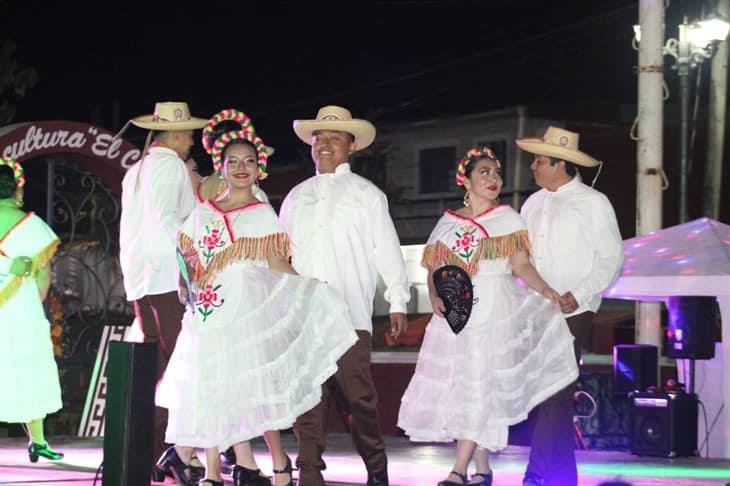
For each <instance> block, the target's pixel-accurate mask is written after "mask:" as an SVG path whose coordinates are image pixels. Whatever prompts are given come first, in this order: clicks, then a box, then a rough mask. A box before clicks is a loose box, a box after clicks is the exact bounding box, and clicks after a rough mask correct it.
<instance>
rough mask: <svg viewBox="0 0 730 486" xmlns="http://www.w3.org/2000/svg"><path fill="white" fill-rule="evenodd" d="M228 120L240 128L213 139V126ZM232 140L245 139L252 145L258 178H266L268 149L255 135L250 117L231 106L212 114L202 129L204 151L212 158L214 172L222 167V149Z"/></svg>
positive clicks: (219, 170)
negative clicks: (254, 151)
mask: <svg viewBox="0 0 730 486" xmlns="http://www.w3.org/2000/svg"><path fill="white" fill-rule="evenodd" d="M228 120H231V121H234V122H236V123H238V124H239V125H240V126H241V129H240V130H230V131H228V132H225V133H223V134H222V135H221V136H219V137H218V138H217V139H216V140H213V134H214V132H215V127H216V126H217V125H219V124H220V123H223V122H224V121H228ZM234 140H246V141H248V142H249V143H250V144H251V145H253V147H254V149H255V150H256V157H257V163H258V178H259V179H266V177H267V175H268V174H267V172H266V167H267V166H268V159H269V151H270V149H269V147H267V146H266V145H265V144H264V141H263V140H261V137H259V136H258V135H256V129H255V128H254V126H253V123H252V122H251V118H249V117H248V115H246V114H245V113H244V112H242V111H239V110H235V109H233V108H228V109H225V110H221V111H219V112H218V113H216V114H215V115H213V116H212V117H211V118H210V120H208V124H207V125H206V126H205V128H204V129H203V148H205V151H206V152H208V154H210V156H211V158H212V159H213V168H214V169H215V170H216V172H218V173H219V174H220V172H221V169H222V168H223V151H224V150H225V148H226V146H228V144H229V143H231V142H232V141H234Z"/></svg>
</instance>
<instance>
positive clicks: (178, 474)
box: [155, 446, 197, 486]
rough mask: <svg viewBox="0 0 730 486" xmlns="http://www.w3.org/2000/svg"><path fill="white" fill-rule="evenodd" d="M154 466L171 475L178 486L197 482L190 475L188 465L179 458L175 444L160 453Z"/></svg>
mask: <svg viewBox="0 0 730 486" xmlns="http://www.w3.org/2000/svg"><path fill="white" fill-rule="evenodd" d="M155 467H156V468H157V470H158V471H162V472H163V473H164V474H166V475H168V476H171V477H172V478H173V479H174V480H175V483H177V484H178V486H195V484H196V482H197V481H195V482H194V481H193V480H192V478H191V477H190V465H189V464H185V463H184V462H183V461H182V459H180V456H179V455H178V454H177V451H176V450H175V446H172V447H169V448H168V449H167V450H166V451H165V452H163V453H162V455H161V456H160V458H159V459H158V460H157V464H156V465H155Z"/></svg>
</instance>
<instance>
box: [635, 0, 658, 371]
mask: <svg viewBox="0 0 730 486" xmlns="http://www.w3.org/2000/svg"><path fill="white" fill-rule="evenodd" d="M639 24H640V26H641V42H639V69H638V72H639V99H638V112H639V114H638V142H637V146H636V161H637V174H636V178H637V180H636V234H637V235H644V234H646V233H649V232H651V231H656V230H658V229H661V227H662V174H663V169H662V156H663V152H662V144H663V135H664V134H663V127H664V100H663V98H662V96H663V93H664V89H663V86H664V54H663V49H664V0H640V1H639ZM636 323H637V325H636V331H635V332H636V336H635V338H636V339H635V340H636V342H637V343H639V344H652V345H654V346H657V347H658V348H660V349H661V337H662V331H661V304H658V303H649V302H640V303H639V304H638V306H637V309H636ZM657 372H658V370H657Z"/></svg>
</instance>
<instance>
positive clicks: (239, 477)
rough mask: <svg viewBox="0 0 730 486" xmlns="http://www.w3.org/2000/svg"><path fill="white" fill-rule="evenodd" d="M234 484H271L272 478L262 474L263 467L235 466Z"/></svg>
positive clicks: (250, 485) (242, 485) (264, 485)
mask: <svg viewBox="0 0 730 486" xmlns="http://www.w3.org/2000/svg"><path fill="white" fill-rule="evenodd" d="M233 486H271V480H270V479H269V478H267V477H266V476H262V475H261V469H249V468H247V467H243V466H239V465H238V464H236V465H235V466H233Z"/></svg>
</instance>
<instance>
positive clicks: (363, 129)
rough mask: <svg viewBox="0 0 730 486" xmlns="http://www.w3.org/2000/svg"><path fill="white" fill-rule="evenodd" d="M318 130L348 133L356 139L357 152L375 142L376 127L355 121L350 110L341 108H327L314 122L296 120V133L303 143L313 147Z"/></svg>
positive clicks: (332, 106) (320, 111)
mask: <svg viewBox="0 0 730 486" xmlns="http://www.w3.org/2000/svg"><path fill="white" fill-rule="evenodd" d="M317 130H335V131H338V132H347V133H350V134H352V136H353V137H355V146H356V150H362V149H364V148H365V147H367V146H368V145H370V144H371V143H373V140H375V127H374V126H373V124H372V123H370V122H369V121H367V120H359V119H357V118H355V119H353V118H352V114H351V113H350V112H349V110H346V109H345V108H342V107H341V106H334V105H330V106H325V107H323V108H320V109H319V111H318V112H317V118H316V119H314V120H294V133H296V134H297V137H299V138H300V139H301V141H302V142H304V143H306V144H308V145H311V144H312V134H313V133H314V132H316V131H317Z"/></svg>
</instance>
